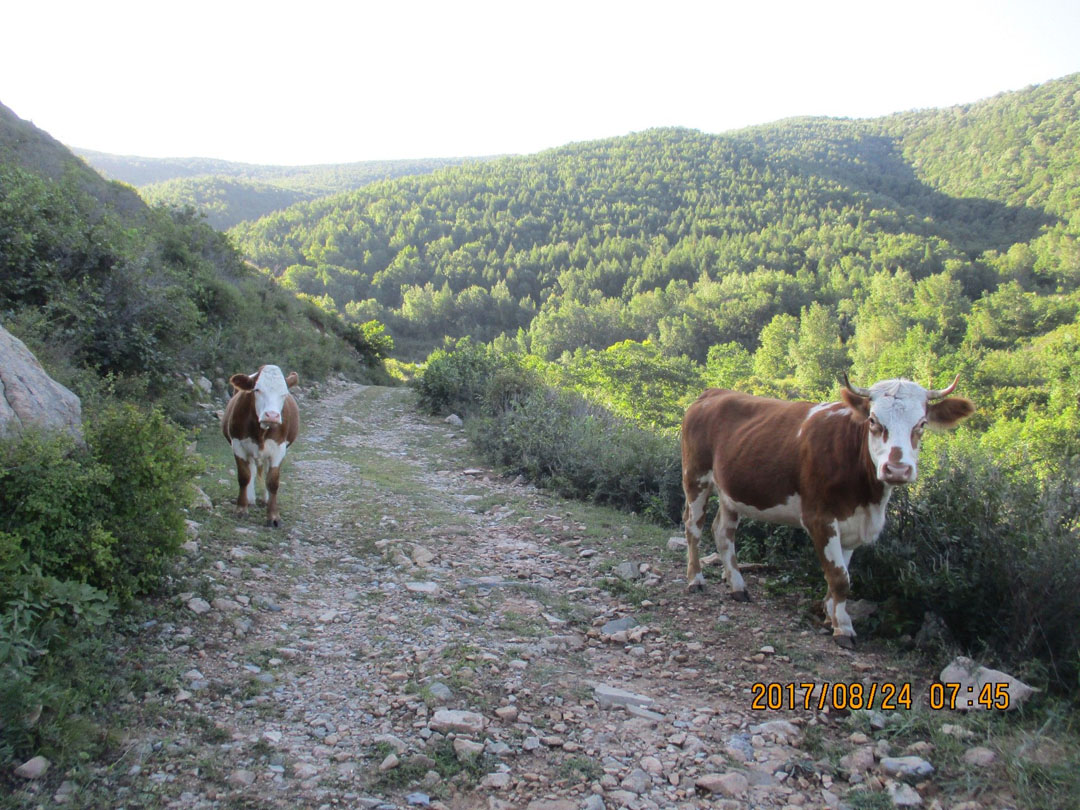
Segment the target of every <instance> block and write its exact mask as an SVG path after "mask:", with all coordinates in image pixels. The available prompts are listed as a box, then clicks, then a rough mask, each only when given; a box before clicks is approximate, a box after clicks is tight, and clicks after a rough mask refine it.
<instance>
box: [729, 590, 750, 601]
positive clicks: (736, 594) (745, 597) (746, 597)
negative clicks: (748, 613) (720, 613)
mask: <svg viewBox="0 0 1080 810" xmlns="http://www.w3.org/2000/svg"><path fill="white" fill-rule="evenodd" d="M731 598H732V599H733V600H734V601H736V602H749V601H750V594H748V593H747V592H746V591H732V592H731Z"/></svg>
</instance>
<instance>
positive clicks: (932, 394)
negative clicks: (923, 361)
mask: <svg viewBox="0 0 1080 810" xmlns="http://www.w3.org/2000/svg"><path fill="white" fill-rule="evenodd" d="M958 382H960V375H959V374H957V375H956V377H955V379H953V381H952V385H950V386H949V387H948V388H942V389H940V390H939V389H937V388H932V389H930V390H929V391H927V392H926V398H927V399H928V400H930V399H943V398H944V397H947V396H948V395H949V394H951V393H952V392H953V391H954V390H955V389H956V384H957V383H958Z"/></svg>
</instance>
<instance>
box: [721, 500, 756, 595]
mask: <svg viewBox="0 0 1080 810" xmlns="http://www.w3.org/2000/svg"><path fill="white" fill-rule="evenodd" d="M738 526H739V515H738V514H737V513H736V512H734V511H733V510H731V509H729V508H728V507H727V506H725V505H724V503H723V496H722V495H721V497H720V508H719V509H717V511H716V519H715V520H713V525H712V533H713V541H714V542H715V543H716V553H717V554H719V555H720V561H721V562H722V563H723V564H724V579H726V580H727V582H728V586H729V587H730V588H731V595H732V598H733V599H734V600H735V601H736V602H749V601H750V596H749V594H747V592H746V582H745V581H744V580H743V577H742V572H741V571H739V564H738V563H737V562H736V561H735V529H736V528H738Z"/></svg>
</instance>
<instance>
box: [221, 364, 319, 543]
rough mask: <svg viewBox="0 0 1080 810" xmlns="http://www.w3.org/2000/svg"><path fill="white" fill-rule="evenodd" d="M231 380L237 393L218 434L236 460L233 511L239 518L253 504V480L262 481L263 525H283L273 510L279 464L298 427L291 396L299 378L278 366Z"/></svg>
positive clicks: (227, 408)
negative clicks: (264, 505)
mask: <svg viewBox="0 0 1080 810" xmlns="http://www.w3.org/2000/svg"><path fill="white" fill-rule="evenodd" d="M229 382H230V383H231V384H232V387H233V388H234V389H235V393H234V394H233V395H232V399H230V400H229V404H228V405H226V406H225V414H224V416H223V417H222V419H221V432H222V433H223V434H225V438H226V440H228V442H229V443H230V444H232V450H233V455H234V456H235V457H236V477H237V479H238V481H239V483H240V494H239V495H238V496H237V498H236V506H237V510H238V511H239V512H240V514H241V515H243V514H246V513H247V508H248V505H249V504H251V503H252V502H253V501H254V500H255V479H256V478H261V479H262V481H263V486H264V487H265V493H266V521H267V523H269V524H270V525H271V526H274V527H275V528H276V527H278V526H280V525H281V516H280V515H279V514H278V506H277V492H278V481H279V477H280V474H281V462H282V461H283V460H284V458H285V451H286V449H287V448H288V447H289V445H291V444H292V443H293V442H295V441H296V434H297V432H298V431H299V429H300V409H299V408H298V407H297V405H296V400H295V399H293V398H292V395H291V394H290V393H289V389H290V388H292V387H293V386H294V385H296V384H297V383H298V382H299V378H298V377H297V375H296V372H295V371H294V372H292V373H291V374H289V376H288V377H286V376H285V375H284V374H282V373H281V369H280V368H278V367H277V366H262V367H261V368H260V369H259V370H258V371H257V372H255V373H254V374H251V375H248V374H234V375H233V376H232V377H230V378H229ZM253 467H254V472H255V475H254V476H253V475H252V468H253Z"/></svg>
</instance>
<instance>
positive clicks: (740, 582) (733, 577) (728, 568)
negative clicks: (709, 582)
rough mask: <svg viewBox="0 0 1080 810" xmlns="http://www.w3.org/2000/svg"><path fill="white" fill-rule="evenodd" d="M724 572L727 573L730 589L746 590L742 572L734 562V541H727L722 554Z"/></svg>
mask: <svg viewBox="0 0 1080 810" xmlns="http://www.w3.org/2000/svg"><path fill="white" fill-rule="evenodd" d="M724 573H725V574H726V575H727V581H728V585H730V586H731V590H733V591H745V590H746V581H745V580H744V579H743V577H742V574H741V573H740V572H739V568H738V564H737V563H736V562H735V544H734V543H728V547H727V553H726V554H724Z"/></svg>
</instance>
